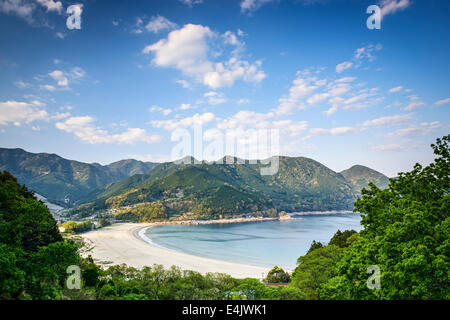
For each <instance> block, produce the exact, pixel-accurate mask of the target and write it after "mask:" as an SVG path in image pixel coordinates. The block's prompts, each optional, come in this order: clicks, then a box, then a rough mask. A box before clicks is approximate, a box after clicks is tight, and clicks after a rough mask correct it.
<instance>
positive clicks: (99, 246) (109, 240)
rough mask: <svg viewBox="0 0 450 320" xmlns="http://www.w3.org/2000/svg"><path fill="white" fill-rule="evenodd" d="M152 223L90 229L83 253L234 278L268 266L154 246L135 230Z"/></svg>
mask: <svg viewBox="0 0 450 320" xmlns="http://www.w3.org/2000/svg"><path fill="white" fill-rule="evenodd" d="M148 226H151V224H136V223H120V224H115V225H112V226H109V227H107V228H102V229H99V230H95V231H90V232H87V233H84V234H82V235H81V236H82V237H83V238H84V239H86V241H87V242H88V243H89V244H90V245H91V246H92V249H91V250H89V251H88V252H86V253H84V254H83V255H84V256H87V255H89V254H90V255H92V257H93V258H94V260H95V261H96V262H97V263H98V264H100V265H105V266H109V265H114V264H122V263H125V264H127V265H128V266H131V267H135V268H142V267H144V266H152V265H153V264H162V265H163V266H164V267H165V268H170V267H171V266H172V265H175V266H178V267H180V268H181V269H185V270H194V271H198V272H200V273H202V274H205V273H208V272H220V273H227V274H229V275H231V276H233V277H235V278H240V279H242V278H247V277H251V278H259V279H260V278H262V277H263V274H264V277H265V276H266V275H267V273H268V272H269V270H270V269H269V268H264V267H259V266H250V265H245V264H239V263H233V262H227V261H220V260H215V259H210V258H203V257H199V256H194V255H190V254H185V253H181V252H177V251H174V250H169V249H164V248H160V247H157V246H154V245H152V244H150V243H148V242H145V241H144V240H142V239H140V238H138V236H137V233H138V231H139V230H140V229H142V228H144V227H148Z"/></svg>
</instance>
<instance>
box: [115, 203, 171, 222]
mask: <svg viewBox="0 0 450 320" xmlns="http://www.w3.org/2000/svg"><path fill="white" fill-rule="evenodd" d="M115 218H116V219H117V220H127V221H132V222H151V221H158V220H164V219H167V213H166V208H165V207H164V206H163V205H162V203H161V202H149V203H139V204H137V205H135V206H133V207H132V208H124V209H121V210H120V211H119V212H118V213H116V214H115Z"/></svg>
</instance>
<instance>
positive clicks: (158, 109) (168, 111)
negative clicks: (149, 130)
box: [150, 106, 172, 116]
mask: <svg viewBox="0 0 450 320" xmlns="http://www.w3.org/2000/svg"><path fill="white" fill-rule="evenodd" d="M150 112H160V113H162V114H163V115H165V116H168V115H169V114H171V113H172V109H164V108H162V107H159V106H152V107H150Z"/></svg>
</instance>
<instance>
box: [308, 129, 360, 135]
mask: <svg viewBox="0 0 450 320" xmlns="http://www.w3.org/2000/svg"><path fill="white" fill-rule="evenodd" d="M354 131H355V128H352V127H336V128H331V129H323V128H312V129H310V130H309V136H340V135H343V134H347V133H350V132H354Z"/></svg>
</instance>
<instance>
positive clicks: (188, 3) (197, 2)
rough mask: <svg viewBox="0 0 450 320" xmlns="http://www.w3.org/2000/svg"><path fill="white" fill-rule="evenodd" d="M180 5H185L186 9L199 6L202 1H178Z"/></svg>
mask: <svg viewBox="0 0 450 320" xmlns="http://www.w3.org/2000/svg"><path fill="white" fill-rule="evenodd" d="M180 2H181V3H183V4H185V5H187V6H188V7H193V6H194V5H196V4H200V3H202V2H203V0H180Z"/></svg>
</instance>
